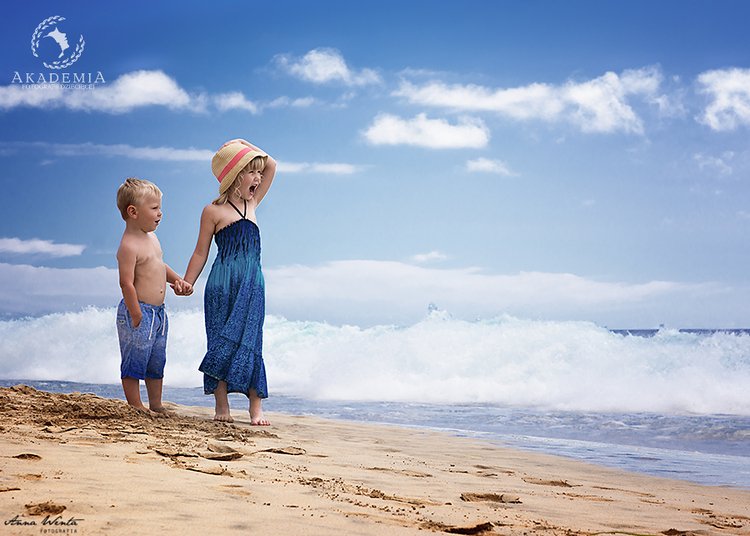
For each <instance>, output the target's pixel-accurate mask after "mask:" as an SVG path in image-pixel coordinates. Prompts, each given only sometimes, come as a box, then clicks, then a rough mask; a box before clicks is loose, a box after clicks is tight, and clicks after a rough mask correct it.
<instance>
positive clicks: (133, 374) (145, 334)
mask: <svg viewBox="0 0 750 536" xmlns="http://www.w3.org/2000/svg"><path fill="white" fill-rule="evenodd" d="M161 197H162V194H161V190H159V188H158V187H157V186H156V185H155V184H154V183H152V182H149V181H146V180H141V179H135V178H129V179H126V180H125V182H124V183H122V185H121V186H120V188H119V189H118V190H117V208H119V209H120V214H122V219H123V220H125V232H124V233H123V234H122V240H121V241H120V248H119V249H118V250H117V266H118V269H119V272H120V288H121V289H122V300H121V301H120V305H119V306H118V308H117V335H118V338H119V339H120V355H121V357H122V362H121V365H120V376H121V378H122V389H123V391H124V392H125V398H126V399H127V401H128V404H130V405H131V406H133V407H134V408H136V409H138V410H140V411H144V412H148V409H146V407H145V406H144V405H143V402H141V393H140V386H139V381H140V380H145V382H146V390H147V391H148V405H149V408H150V409H151V411H155V412H157V413H161V414H165V413H166V409H165V408H164V406H163V405H162V401H161V391H162V381H163V378H164V364H165V362H166V347H167V314H166V311H165V310H164V293H165V291H166V287H167V283H168V282H169V283H170V284H171V286H172V288H173V289H174V292H175V294H177V295H178V296H179V295H186V294H190V293H191V292H192V286H191V285H190V284H188V283H187V282H186V281H184V280H183V279H181V278H180V277H179V276H178V275H177V274H176V273H175V271H174V270H172V269H171V268H170V267H169V266H167V265H166V264H165V263H164V260H163V259H162V251H161V246H160V245H159V240H158V239H157V238H156V235H155V234H154V231H155V230H156V227H157V226H158V225H159V222H160V221H161V217H162V212H161Z"/></svg>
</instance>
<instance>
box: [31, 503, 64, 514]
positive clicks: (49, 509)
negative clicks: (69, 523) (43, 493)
mask: <svg viewBox="0 0 750 536" xmlns="http://www.w3.org/2000/svg"><path fill="white" fill-rule="evenodd" d="M24 508H26V514H28V515H30V516H45V515H53V516H54V515H57V514H61V513H62V512H63V511H65V506H63V505H61V504H55V503H53V502H52V501H45V502H43V503H37V504H25V505H24Z"/></svg>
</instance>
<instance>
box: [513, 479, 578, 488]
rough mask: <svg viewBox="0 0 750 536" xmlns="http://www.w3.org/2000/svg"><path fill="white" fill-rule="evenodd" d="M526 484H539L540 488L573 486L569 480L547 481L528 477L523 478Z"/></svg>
mask: <svg viewBox="0 0 750 536" xmlns="http://www.w3.org/2000/svg"><path fill="white" fill-rule="evenodd" d="M521 480H523V481H524V482H526V483H527V484H537V485H539V486H557V487H560V488H572V487H573V484H571V483H569V482H568V481H567V480H545V479H543V478H531V477H526V478H522V479H521Z"/></svg>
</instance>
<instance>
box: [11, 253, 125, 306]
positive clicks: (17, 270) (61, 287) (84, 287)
mask: <svg viewBox="0 0 750 536" xmlns="http://www.w3.org/2000/svg"><path fill="white" fill-rule="evenodd" d="M0 281H13V284H12V285H0V312H1V313H3V314H5V315H8V314H10V315H38V314H45V313H52V312H59V311H73V310H77V309H80V308H81V307H85V306H88V305H94V306H112V305H116V304H117V302H118V301H119V299H120V298H121V294H120V287H119V283H118V275H117V270H114V269H110V268H104V267H98V268H69V269H61V268H48V267H40V266H29V265H25V264H6V263H0Z"/></svg>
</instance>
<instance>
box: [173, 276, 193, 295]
mask: <svg viewBox="0 0 750 536" xmlns="http://www.w3.org/2000/svg"><path fill="white" fill-rule="evenodd" d="M170 286H171V287H172V290H174V293H175V294H176V295H177V296H190V295H191V294H192V293H193V285H191V284H190V283H188V282H187V281H185V280H184V279H177V280H175V282H174V283H172V284H171V285H170Z"/></svg>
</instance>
